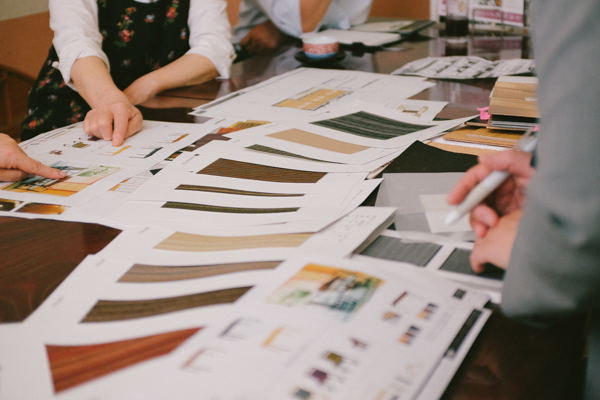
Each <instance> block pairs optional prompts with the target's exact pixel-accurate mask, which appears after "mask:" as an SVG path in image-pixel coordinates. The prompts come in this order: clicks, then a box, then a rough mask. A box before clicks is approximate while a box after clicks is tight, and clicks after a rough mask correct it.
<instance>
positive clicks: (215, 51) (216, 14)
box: [187, 0, 235, 78]
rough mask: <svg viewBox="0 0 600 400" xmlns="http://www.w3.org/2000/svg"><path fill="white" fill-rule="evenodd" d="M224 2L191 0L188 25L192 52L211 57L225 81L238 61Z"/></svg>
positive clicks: (190, 52)
mask: <svg viewBox="0 0 600 400" xmlns="http://www.w3.org/2000/svg"><path fill="white" fill-rule="evenodd" d="M226 5H227V4H226V2H225V1H223V0H191V1H190V12H189V17H188V26H189V28H190V50H188V52H187V54H198V55H201V56H204V57H206V58H208V59H209V60H210V61H211V62H212V63H213V65H214V66H215V68H216V69H217V71H218V72H219V75H220V76H221V77H222V78H229V68H230V67H231V63H232V62H233V59H234V58H235V51H234V50H233V46H232V45H231V25H230V24H229V19H228V17H227V12H226Z"/></svg>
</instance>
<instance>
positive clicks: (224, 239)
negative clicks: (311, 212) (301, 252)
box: [154, 232, 312, 252]
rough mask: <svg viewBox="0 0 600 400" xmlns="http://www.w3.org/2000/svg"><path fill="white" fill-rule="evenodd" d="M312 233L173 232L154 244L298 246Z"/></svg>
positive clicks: (184, 246) (210, 248) (183, 248)
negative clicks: (207, 233)
mask: <svg viewBox="0 0 600 400" xmlns="http://www.w3.org/2000/svg"><path fill="white" fill-rule="evenodd" d="M311 236H312V233H286V234H277V235H256V236H205V235H196V234H193V233H183V232H175V233H173V234H172V235H171V236H169V237H168V238H166V239H165V240H163V241H162V242H160V243H159V244H157V245H156V246H154V248H155V249H157V250H170V251H199V252H201V251H225V250H243V249H260V248H265V247H298V246H300V245H301V244H302V243H304V241H305V240H306V239H308V238H309V237H311Z"/></svg>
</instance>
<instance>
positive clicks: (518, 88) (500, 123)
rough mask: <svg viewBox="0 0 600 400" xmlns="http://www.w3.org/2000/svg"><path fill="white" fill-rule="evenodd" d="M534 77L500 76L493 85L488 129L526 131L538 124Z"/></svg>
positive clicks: (538, 115)
mask: <svg viewBox="0 0 600 400" xmlns="http://www.w3.org/2000/svg"><path fill="white" fill-rule="evenodd" d="M537 85H538V79H537V78H536V77H523V76H501V77H500V78H498V81H497V82H496V84H495V85H494V90H493V91H492V97H491V98H490V108H489V110H488V113H489V114H490V115H491V118H490V120H489V122H488V126H489V127H490V128H495V129H508V130H521V131H523V130H527V129H529V128H533V127H535V126H536V125H537V124H538V123H539V117H540V112H539V109H538V106H537Z"/></svg>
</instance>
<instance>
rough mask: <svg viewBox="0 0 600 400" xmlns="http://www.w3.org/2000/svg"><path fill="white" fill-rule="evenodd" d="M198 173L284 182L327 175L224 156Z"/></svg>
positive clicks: (296, 181)
mask: <svg viewBox="0 0 600 400" xmlns="http://www.w3.org/2000/svg"><path fill="white" fill-rule="evenodd" d="M197 173H198V174H203V175H213V176H222V177H227V178H237V179H249V180H254V181H265V182H284V183H316V182H318V181H319V180H320V179H321V178H323V177H324V176H325V175H327V174H326V173H323V172H309V171H298V170H294V169H287V168H277V167H269V166H266V165H259V164H251V163H247V162H242V161H234V160H225V159H222V158H219V159H218V160H217V161H215V162H213V163H212V164H210V165H208V166H206V167H205V168H203V169H202V170H200V171H198V172H197Z"/></svg>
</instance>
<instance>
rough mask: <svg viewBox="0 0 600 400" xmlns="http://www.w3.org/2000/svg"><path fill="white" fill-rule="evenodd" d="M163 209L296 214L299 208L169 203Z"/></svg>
mask: <svg viewBox="0 0 600 400" xmlns="http://www.w3.org/2000/svg"><path fill="white" fill-rule="evenodd" d="M161 208H174V209H178V210H192V211H206V212H219V213H229V214H277V213H286V212H296V211H298V207H289V208H241V207H221V206H211V205H206V204H194V203H181V202H177V201H168V202H166V203H165V204H163V205H162V206H161Z"/></svg>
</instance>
